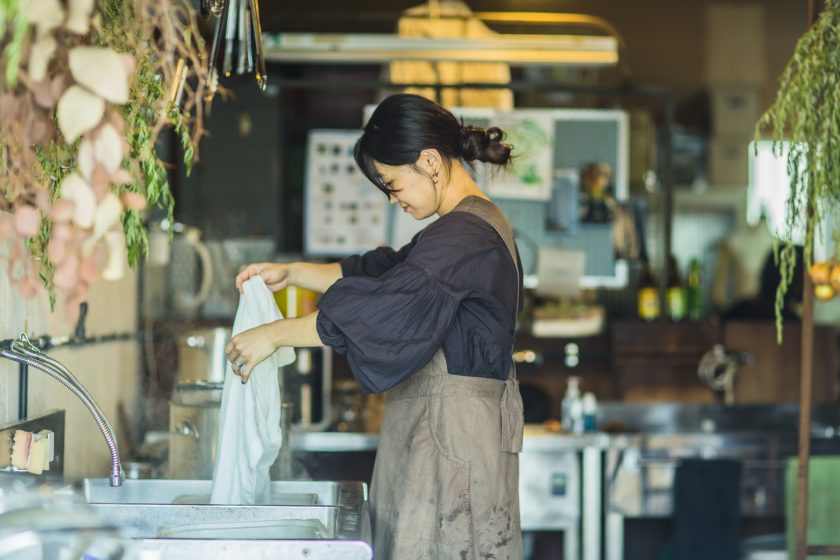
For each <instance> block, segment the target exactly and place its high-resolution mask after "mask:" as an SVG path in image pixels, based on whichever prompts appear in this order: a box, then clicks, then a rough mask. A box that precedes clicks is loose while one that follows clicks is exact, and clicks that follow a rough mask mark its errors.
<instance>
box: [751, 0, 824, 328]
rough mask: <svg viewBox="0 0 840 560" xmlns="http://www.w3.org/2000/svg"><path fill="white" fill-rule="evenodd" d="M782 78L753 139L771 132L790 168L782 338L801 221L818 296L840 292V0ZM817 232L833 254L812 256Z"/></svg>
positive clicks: (778, 250)
mask: <svg viewBox="0 0 840 560" xmlns="http://www.w3.org/2000/svg"><path fill="white" fill-rule="evenodd" d="M779 82H780V83H779V90H778V94H777V98H776V100H775V102H774V103H773V105H772V106H771V107H770V108H769V109H768V110H767V112H766V113H765V114H764V115H763V116H762V117H761V119H760V120H759V122H758V124H757V125H756V140H759V139H760V138H761V137H762V135H763V133H764V132H769V134H770V136H771V138H772V140H773V150H774V153H775V154H776V155H777V156H778V157H781V156H783V155H784V156H785V157H786V158H787V170H788V174H789V176H790V187H789V191H788V193H786V196H787V217H786V224H785V228H784V229H785V231H784V234H783V235H782V236H781V238H780V239H779V241H778V242H777V243H776V246H775V247H774V253H775V257H776V263H777V265H778V266H779V270H780V273H781V281H780V282H779V286H778V289H777V292H776V325H777V336H778V340H779V343H781V340H782V308H783V305H784V299H785V294H786V292H787V290H788V288H789V287H790V284H791V281H792V279H793V274H794V271H795V267H796V250H795V247H794V242H793V239H794V232H795V231H796V230H797V229H798V228H801V229H804V231H805V251H804V255H805V266H806V267H807V270H809V271H810V272H811V276H812V279H813V280H814V283H815V287H816V290H815V293H816V295H817V297H820V298H821V299H826V298H831V297H833V296H834V295H835V293H840V266H838V265H837V263H836V258H837V256H840V254H838V248H840V224H838V223H837V219H838V215H837V214H836V211H837V210H836V209H838V208H840V1H838V0H826V2H825V7H824V10H823V11H822V13H821V14H820V16H819V18H818V20H817V21H816V22H815V24H814V25H813V26H812V27H811V28H810V29H809V30H808V31H807V32H806V33H805V34H804V35H803V36H802V37H801V38H800V39H799V41H798V42H797V44H796V48H795V50H794V53H793V57H792V58H791V59H790V61H789V62H788V64H787V67H786V68H785V70H784V72H783V73H782V76H781V78H780V80H779ZM818 235H820V236H821V237H822V236H824V237H830V238H831V239H833V240H834V241H833V245H834V246H833V251H832V252H833V253H834V255H833V256H832V255H828V256H827V257H826V258H825V259H824V260H823V262H819V263H815V262H814V255H813V247H814V240H815V238H816V237H817V236H818ZM832 280H833V281H834V283H832ZM834 284H836V285H834Z"/></svg>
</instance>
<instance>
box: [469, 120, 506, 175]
mask: <svg viewBox="0 0 840 560" xmlns="http://www.w3.org/2000/svg"><path fill="white" fill-rule="evenodd" d="M504 139H505V133H504V131H503V130H502V129H500V128H498V127H495V126H494V127H491V128H481V127H477V126H470V125H461V157H463V158H464V161H468V162H469V161H476V160H477V161H484V162H487V163H493V164H495V165H506V164H507V163H508V162H509V161H510V157H511V156H510V151H511V150H512V149H513V146H511V145H510V144H505V143H504Z"/></svg>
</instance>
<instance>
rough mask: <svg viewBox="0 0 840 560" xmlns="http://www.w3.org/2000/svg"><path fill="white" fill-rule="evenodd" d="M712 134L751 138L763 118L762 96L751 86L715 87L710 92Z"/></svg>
mask: <svg viewBox="0 0 840 560" xmlns="http://www.w3.org/2000/svg"><path fill="white" fill-rule="evenodd" d="M709 98H710V102H711V109H712V134H714V135H715V136H723V135H737V136H749V135H751V134H752V133H753V131H754V129H755V124H756V122H758V118H759V117H760V116H761V112H762V110H761V107H760V103H761V95H760V93H759V91H758V90H757V89H756V88H754V87H751V86H738V85H731V86H715V87H712V88H711V90H710V92H709Z"/></svg>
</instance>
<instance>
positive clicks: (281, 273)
mask: <svg viewBox="0 0 840 560" xmlns="http://www.w3.org/2000/svg"><path fill="white" fill-rule="evenodd" d="M290 272H291V263H254V264H249V265H248V266H246V267H245V268H243V269H242V271H241V272H240V273H239V274H237V275H236V289H237V290H239V293H240V294H241V293H242V290H243V288H242V285H243V284H244V283H245V281H246V280H248V279H249V278H253V277H254V276H259V277H260V278H262V279H263V282H265V285H266V286H268V289H269V290H271V291H272V292H279V291H280V290H282V289H283V288H285V287H286V286H288V285H289V275H290Z"/></svg>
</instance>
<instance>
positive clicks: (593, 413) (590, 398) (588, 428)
mask: <svg viewBox="0 0 840 560" xmlns="http://www.w3.org/2000/svg"><path fill="white" fill-rule="evenodd" d="M597 416H598V400H597V399H596V398H595V395H594V394H592V393H584V394H583V431H584V432H594V431H595V423H596V420H597Z"/></svg>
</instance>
